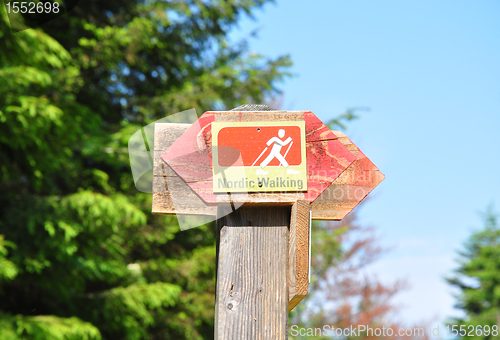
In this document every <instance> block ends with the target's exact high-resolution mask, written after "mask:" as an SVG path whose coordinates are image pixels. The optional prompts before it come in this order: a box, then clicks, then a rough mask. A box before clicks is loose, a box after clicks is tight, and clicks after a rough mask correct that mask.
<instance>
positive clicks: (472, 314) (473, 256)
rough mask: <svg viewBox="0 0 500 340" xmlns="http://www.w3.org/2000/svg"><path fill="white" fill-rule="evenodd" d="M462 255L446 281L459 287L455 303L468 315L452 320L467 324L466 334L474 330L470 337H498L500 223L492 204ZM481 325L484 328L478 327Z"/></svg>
mask: <svg viewBox="0 0 500 340" xmlns="http://www.w3.org/2000/svg"><path fill="white" fill-rule="evenodd" d="M459 256H460V257H459V259H458V261H457V262H458V267H457V268H456V269H455V273H454V275H453V276H451V277H449V278H447V281H448V283H450V284H451V285H452V286H453V287H455V288H457V289H458V294H457V296H456V299H457V304H456V307H457V308H458V309H460V310H462V311H463V312H464V313H465V316H464V317H463V318H457V319H455V320H452V321H451V322H450V324H451V325H459V326H460V325H463V326H465V327H464V329H465V330H466V333H467V334H469V331H471V330H474V331H472V332H471V333H470V334H471V336H469V335H468V336H466V337H467V339H469V338H470V339H478V340H479V339H498V337H499V336H500V226H499V224H498V215H496V214H495V213H494V212H493V210H492V208H491V207H490V208H489V209H488V210H487V211H486V213H485V214H484V228H483V229H481V230H478V231H476V232H474V233H473V234H472V235H471V236H470V237H469V239H468V240H467V241H466V242H465V244H464V247H463V249H462V250H461V251H460V252H459ZM478 326H479V328H481V332H477V331H476V328H477V327H478ZM485 326H486V327H487V328H486V327H485ZM494 327H495V328H494ZM495 329H496V331H495ZM462 333H463V332H462ZM486 333H488V334H486ZM462 335H463V334H462ZM464 338H465V336H464Z"/></svg>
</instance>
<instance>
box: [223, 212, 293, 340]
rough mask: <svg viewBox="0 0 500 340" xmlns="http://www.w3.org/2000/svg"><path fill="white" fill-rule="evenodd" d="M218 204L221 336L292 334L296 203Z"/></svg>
mask: <svg viewBox="0 0 500 340" xmlns="http://www.w3.org/2000/svg"><path fill="white" fill-rule="evenodd" d="M218 209H219V210H218V215H219V216H220V218H219V219H218V222H217V223H218V230H219V233H220V234H219V244H218V266H217V293H216V303H215V304H216V307H215V339H217V340H233V339H242V340H254V339H261V340H280V339H281V340H286V339H288V334H287V332H288V289H287V266H288V228H289V225H290V207H242V208H240V209H238V210H236V211H234V212H232V213H230V214H228V215H225V214H226V208H225V207H219V208H218Z"/></svg>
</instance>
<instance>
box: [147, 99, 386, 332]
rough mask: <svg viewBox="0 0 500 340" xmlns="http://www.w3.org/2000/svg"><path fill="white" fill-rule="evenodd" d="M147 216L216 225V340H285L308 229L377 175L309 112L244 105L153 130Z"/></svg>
mask: <svg viewBox="0 0 500 340" xmlns="http://www.w3.org/2000/svg"><path fill="white" fill-rule="evenodd" d="M154 148H155V149H154V150H155V160H154V181H153V213H156V214H177V215H183V214H188V215H206V216H213V218H214V219H215V218H217V229H218V238H217V239H218V242H217V291H216V307H215V308H216V311H215V338H216V339H273V340H276V339H287V338H288V335H287V330H288V312H289V311H291V310H292V309H293V308H294V307H295V306H296V305H297V304H298V303H299V302H300V301H301V300H302V299H303V298H304V297H305V296H306V294H307V286H308V283H309V264H310V249H309V247H310V222H311V219H313V220H337V221H338V220H341V219H342V218H343V217H345V216H346V215H347V214H348V213H349V212H350V211H351V210H352V209H353V208H354V207H355V206H356V205H357V204H358V203H359V202H360V201H361V200H362V199H363V198H364V197H366V195H368V193H369V192H370V191H371V190H372V189H373V188H374V187H375V186H377V185H378V184H379V183H380V182H381V181H382V180H383V179H384V175H382V174H381V173H380V171H379V170H378V169H377V168H376V167H375V165H374V164H373V163H372V162H371V161H370V160H369V159H368V158H367V157H366V156H365V155H364V154H363V153H362V152H361V151H360V150H359V149H358V148H357V147H356V146H355V145H354V144H353V143H352V142H351V141H350V140H349V139H348V138H347V137H346V136H345V135H344V134H343V133H341V132H339V131H330V129H328V127H326V125H324V124H323V123H322V122H321V121H320V120H319V119H318V118H317V117H316V116H315V115H314V114H313V113H312V112H310V111H276V110H273V109H271V108H269V107H268V106H265V105H244V106H242V107H238V108H236V109H233V110H231V111H209V112H205V113H204V114H203V115H202V116H201V117H200V118H199V119H198V121H197V122H196V123H195V124H193V125H187V124H156V127H155V142H154Z"/></svg>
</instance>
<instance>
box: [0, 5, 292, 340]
mask: <svg viewBox="0 0 500 340" xmlns="http://www.w3.org/2000/svg"><path fill="white" fill-rule="evenodd" d="M264 2H265V1H261V0H231V1H210V2H206V1H146V2H144V1H132V0H125V1H120V2H112V1H111V2H110V1H81V2H80V4H79V5H78V6H77V7H75V9H74V10H72V11H71V12H69V13H68V14H67V15H65V16H63V17H60V18H58V19H56V20H53V21H51V22H50V23H48V24H46V25H44V26H43V29H40V28H39V29H28V30H25V31H22V32H19V33H15V34H13V33H11V31H10V27H9V25H10V24H12V25H16V21H17V22H22V20H23V18H22V17H20V16H18V17H16V16H12V17H11V19H12V21H10V22H9V20H8V18H7V15H6V13H5V7H4V6H0V11H1V12H0V13H1V16H0V50H1V51H2V53H0V93H1V94H0V150H1V151H0V192H1V195H0V339H204V338H212V337H213V317H214V308H213V304H214V291H215V289H214V275H215V235H214V230H213V226H212V225H205V226H202V227H200V228H196V229H192V230H188V231H183V232H180V230H179V227H178V225H177V223H176V220H175V218H173V217H167V216H153V215H151V213H150V211H151V197H150V196H151V195H150V194H145V193H140V192H138V191H137V190H136V189H135V187H134V183H133V179H132V176H131V174H130V166H129V160H128V153H127V142H128V138H129V137H130V136H131V135H132V134H133V133H134V132H136V131H137V130H139V129H140V128H141V127H142V126H143V125H145V124H149V123H151V122H153V121H155V120H157V119H159V118H162V117H164V116H166V115H168V114H171V113H175V112H179V111H182V110H185V109H189V108H193V107H194V108H196V109H197V110H198V112H203V111H206V110H213V109H223V108H232V107H234V106H237V105H239V104H242V103H248V102H264V101H265V100H266V98H269V97H270V96H273V95H275V94H276V93H277V91H278V89H277V88H276V86H277V83H278V82H279V81H280V80H281V79H282V78H283V77H285V76H286V75H287V74H288V73H287V68H288V66H290V61H289V59H288V57H286V56H283V57H279V58H276V59H268V58H265V57H264V56H261V55H256V54H253V53H250V52H249V51H248V49H247V47H246V44H245V43H244V42H242V43H239V44H233V43H230V42H229V41H228V40H227V34H228V32H229V31H230V30H231V29H232V28H233V27H234V26H235V25H236V24H237V22H238V19H239V18H240V17H241V15H245V14H246V15H250V14H251V13H252V12H253V11H254V10H255V9H256V8H259V7H260V6H262V5H263V3H264Z"/></svg>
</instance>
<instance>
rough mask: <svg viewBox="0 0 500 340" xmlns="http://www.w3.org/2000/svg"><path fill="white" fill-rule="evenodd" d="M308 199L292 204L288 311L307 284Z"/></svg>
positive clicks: (303, 291)
mask: <svg viewBox="0 0 500 340" xmlns="http://www.w3.org/2000/svg"><path fill="white" fill-rule="evenodd" d="M309 222H310V221H309V201H308V200H300V201H297V202H295V204H294V205H293V206H292V215H291V221H290V233H289V238H288V311H289V312H290V311H291V310H292V309H294V308H295V306H297V304H298V303H299V302H300V301H301V300H302V299H303V298H304V297H305V296H306V295H307V288H308V285H309V251H310V249H309Z"/></svg>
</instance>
